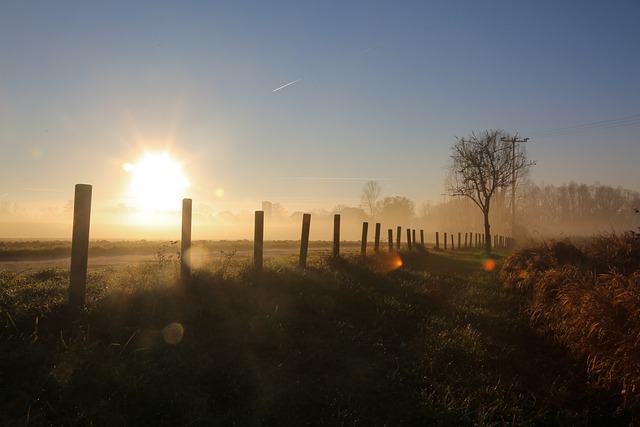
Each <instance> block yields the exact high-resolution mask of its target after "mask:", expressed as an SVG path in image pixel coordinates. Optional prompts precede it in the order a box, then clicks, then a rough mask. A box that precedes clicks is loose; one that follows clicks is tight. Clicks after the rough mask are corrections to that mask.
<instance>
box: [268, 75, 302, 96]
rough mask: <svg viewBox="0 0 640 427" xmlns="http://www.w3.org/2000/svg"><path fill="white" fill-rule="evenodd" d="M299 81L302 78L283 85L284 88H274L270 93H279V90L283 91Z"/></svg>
mask: <svg viewBox="0 0 640 427" xmlns="http://www.w3.org/2000/svg"><path fill="white" fill-rule="evenodd" d="M300 80H302V77H300V78H299V79H295V80H294V81H292V82H289V83H287V84H286V85H284V86H280V87H278V88H275V89H274V90H272V91H271V93H273V92H277V91H279V90H280V89H284V88H285V87H287V86H291V85H292V84H294V83H297V82H299V81H300Z"/></svg>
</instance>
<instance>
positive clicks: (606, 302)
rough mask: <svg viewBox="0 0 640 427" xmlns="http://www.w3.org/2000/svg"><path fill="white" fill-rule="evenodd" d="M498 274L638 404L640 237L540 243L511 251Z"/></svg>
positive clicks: (539, 318) (608, 382) (602, 377)
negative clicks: (525, 297)
mask: <svg viewBox="0 0 640 427" xmlns="http://www.w3.org/2000/svg"><path fill="white" fill-rule="evenodd" d="M501 277H502V279H503V280H504V282H505V286H506V287H507V288H509V289H513V290H518V291H521V292H524V293H526V294H527V295H528V296H529V297H530V298H529V299H528V303H527V304H528V306H527V308H526V313H527V314H528V315H529V316H530V319H531V321H532V322H533V323H534V324H536V325H537V326H540V327H541V328H542V329H546V330H548V331H549V332H550V333H552V334H553V336H554V337H555V338H556V339H558V340H559V341H560V342H561V343H562V344H564V345H565V346H567V348H568V349H570V350H571V351H572V352H573V353H574V354H575V355H576V356H578V357H580V358H582V359H583V360H584V361H585V363H586V367H587V370H588V373H589V375H590V376H592V378H593V379H594V380H595V381H596V382H597V383H598V384H600V385H604V386H607V387H611V388H612V389H614V390H617V391H618V392H620V394H621V395H622V396H624V398H625V401H626V403H627V404H628V405H630V406H634V407H639V406H640V346H639V344H640V239H638V238H637V235H635V234H633V233H627V234H621V235H603V236H598V237H594V238H590V239H584V240H582V241H580V242H575V244H574V243H572V242H570V241H569V240H563V241H552V242H550V243H537V244H532V245H531V246H529V247H527V248H525V249H521V250H519V251H517V252H515V253H514V254H513V255H511V256H510V257H509V258H508V259H507V260H506V261H505V263H504V265H503V267H502V270H501Z"/></svg>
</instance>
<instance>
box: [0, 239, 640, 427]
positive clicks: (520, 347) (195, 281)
mask: <svg viewBox="0 0 640 427" xmlns="http://www.w3.org/2000/svg"><path fill="white" fill-rule="evenodd" d="M595 242H596V241H595V240H594V241H587V242H584V246H573V245H571V246H569V243H560V244H559V243H555V242H553V243H549V244H547V245H546V246H545V245H541V246H534V247H530V248H528V249H523V250H521V251H519V252H516V253H514V254H513V255H512V256H510V257H508V258H505V257H504V256H506V255H504V256H501V255H497V256H494V258H492V259H490V260H487V259H484V258H483V257H482V256H481V254H480V253H478V252H477V251H456V252H440V251H433V250H425V249H421V250H414V251H411V252H401V253H400V254H399V256H400V258H401V260H402V267H400V268H396V267H397V266H398V265H399V263H398V258H397V257H396V256H395V255H393V254H387V253H381V254H378V255H374V254H371V255H368V256H366V257H362V256H358V255H355V254H344V255H343V256H342V257H340V258H336V259H334V258H332V257H330V256H328V255H327V254H325V253H323V252H321V251H319V252H317V253H312V254H311V255H310V257H309V259H308V264H307V265H308V267H307V268H306V269H301V268H298V267H297V263H296V260H297V257H296V256H295V255H286V254H284V255H281V256H279V257H268V258H266V262H265V266H264V269H263V270H262V271H256V270H255V269H254V268H253V264H252V263H251V260H250V259H249V258H244V257H240V256H238V255H239V254H240V252H233V251H234V250H237V249H232V248H231V247H228V248H224V249H219V248H218V247H216V249H215V251H217V253H218V254H219V256H217V257H206V256H205V257H203V259H202V265H201V266H200V267H199V268H196V269H194V271H193V277H192V280H191V281H190V283H188V284H185V283H181V282H180V268H179V263H178V261H177V259H176V256H175V255H174V252H175V251H174V248H173V244H172V243H171V242H168V243H166V244H163V246H160V247H158V244H157V242H155V243H151V244H149V245H148V247H147V246H145V245H142V246H145V247H146V248H147V249H145V250H148V253H146V255H147V256H150V257H151V258H150V260H148V261H145V262H136V263H133V264H130V265H114V266H104V267H95V268H91V269H90V270H89V275H88V288H87V307H86V310H85V311H84V313H82V315H80V316H79V317H78V316H73V315H72V314H71V313H68V312H67V310H66V301H67V290H68V284H69V270H68V268H41V269H35V270H34V269H31V270H27V271H16V270H12V271H9V270H0V286H1V293H0V310H1V311H0V319H1V321H2V328H1V329H0V331H1V332H0V384H1V386H0V387H1V392H0V400H1V401H2V411H1V413H2V420H3V425H7V426H9V425H12V426H13V425H118V426H120V425H254V426H258V425H274V426H275V425H292V426H293V425H295V426H298V425H347V426H354V425H359V426H383V425H388V426H395V425H447V426H448V425H470V426H471V425H478V426H489V425H629V424H634V423H637V422H638V417H637V408H638V406H637V389H636V382H637V378H638V376H637V375H636V377H635V379H634V378H633V372H631V374H629V373H628V372H627V373H625V374H624V375H622V376H620V377H619V378H618V377H616V376H615V375H616V373H618V372H620V370H616V369H617V368H616V369H614V368H615V367H626V368H631V369H633V366H634V364H633V363H632V362H635V361H636V360H638V354H637V350H636V347H637V346H634V345H633V343H632V341H633V340H637V337H638V333H639V331H640V329H634V328H637V326H638V325H637V323H634V322H637V319H638V314H639V313H640V312H638V311H637V310H638V308H637V307H638V305H635V306H634V305H632V304H634V301H635V302H637V298H638V293H637V289H638V280H637V278H638V276H637V270H638V264H639V260H640V256H639V255H638V254H639V252H638V242H637V241H635V240H633V239H628V240H625V239H623V238H622V237H620V236H618V237H612V238H602V239H600V240H599V241H598V242H599V243H598V244H596V243H595ZM23 244H24V245H25V247H24V248H22V249H23V250H25V251H26V252H24V253H22V255H21V256H23V257H26V258H29V256H31V257H32V259H33V258H37V257H36V255H35V254H36V252H29V251H38V250H41V249H43V248H42V247H41V248H40V249H38V248H37V247H33V246H32V247H26V246H27V245H26V243H25V242H23ZM602 244H605V248H607V249H606V250H603V251H599V250H598V249H597V248H599V247H600V246H599V245H602ZM153 245H155V247H154V246H153ZM561 245H564V246H561ZM35 246H37V245H35ZM52 246H53V247H55V245H52ZM564 248H568V249H566V251H565V252H566V254H565V252H561V249H562V250H564ZM13 249H15V247H14V248H13ZM49 249H51V250H59V251H61V252H64V250H63V249H52V248H51V247H50V248H49ZM574 249H575V250H574ZM8 250H9V249H7V248H5V252H6V251H8ZM112 250H113V251H115V250H116V249H112ZM122 250H123V251H125V250H124V249H122ZM215 251H214V252H215ZM125 252H126V251H125ZM0 253H1V251H0ZM204 253H207V252H206V251H205V252H204ZM595 254H600V255H599V256H597V255H595ZM41 255H42V254H41ZM4 256H5V257H9V256H8V254H6V253H5V255H4ZM13 256H14V257H15V256H17V255H16V253H14V255H13ZM612 260H624V261H620V262H619V263H618V264H615V265H613V264H611V261H612ZM0 265H1V264H0ZM503 265H504V267H503ZM568 265H575V266H576V267H575V268H576V269H577V270H576V271H581V272H584V274H593V275H594V276H593V277H595V278H597V280H601V281H604V282H606V283H607V284H600V282H598V283H596V284H594V283H591V282H589V283H583V282H580V283H582V285H580V286H573V287H571V288H570V290H568V291H567V292H565V294H566V295H565V296H562V295H564V294H563V293H562V292H561V291H560V289H563V287H565V286H571V283H572V282H571V280H572V279H573V278H576V277H578V276H577V274H578V273H577V272H576V273H571V272H573V271H574V270H570V269H566V271H567V272H569V273H570V274H569V276H567V278H563V279H558V280H556V281H555V282H553V285H550V284H548V283H551V282H550V280H551V279H550V278H549V277H550V276H549V275H551V274H552V273H551V271H556V273H555V274H560V272H561V271H564V270H563V269H564V266H568ZM611 267H613V268H614V270H611ZM605 270H606V271H605ZM542 276H544V277H545V279H544V280H542V281H540V280H538V279H539V278H540V277H542ZM554 277H555V276H554ZM607 278H610V279H611V280H609V279H607ZM540 283H542V284H544V286H543V287H544V289H541V290H537V288H539V287H540V286H542V285H539V284H540ZM594 286H601V287H602V288H603V289H606V290H607V292H608V293H602V294H599V293H598V292H596V294H597V296H589V297H582V296H581V295H583V294H584V292H585V290H586V291H591V290H592V289H590V287H591V288H593V287H594ZM581 298H591V299H597V298H599V300H598V301H604V303H603V304H604V305H602V306H598V305H597V304H595V303H594V304H592V305H590V306H589V307H588V310H589V313H590V316H592V317H593V318H601V314H599V313H598V312H596V311H593V310H596V309H602V310H605V311H610V314H611V315H612V317H611V319H610V320H607V319H609V318H608V317H602V318H603V319H605V320H603V322H606V324H604V323H603V324H602V325H600V326H601V327H600V329H598V328H597V327H595V326H593V322H591V323H589V320H588V319H586V318H585V317H579V316H578V314H577V313H583V314H584V312H585V310H587V307H586V306H585V305H584V303H582V302H580V301H583V300H582V299H581ZM611 298H612V299H611ZM607 299H611V301H609V305H607V304H606V300H607ZM570 300H571V301H576V302H580V303H579V304H578V305H576V306H575V307H577V308H574V309H572V310H573V311H571V310H569V309H568V310H569V311H568V312H567V313H569V314H568V315H570V316H571V317H570V318H569V320H571V319H573V320H574V321H573V322H568V321H567V318H565V317H563V316H564V314H562V313H561V312H560V308H558V307H568V306H570V305H571V304H570V302H567V301H570ZM623 308H624V310H626V311H624V310H623ZM631 310H636V311H631ZM592 311H593V312H592ZM562 319H565V320H564V323H563V321H562ZM634 319H635V320H634ZM580 322H583V323H584V325H583V326H584V327H586V328H587V329H588V330H587V331H586V332H580V331H578V330H577V329H575V328H577V326H572V327H569V325H568V323H571V324H572V325H573V324H577V323H580ZM610 324H613V325H624V328H625V329H615V328H609V327H608V325H610ZM591 329H592V332H589V330H591ZM632 333H635V334H636V335H633V338H631V337H632V336H631V335H630V334H632ZM587 338H591V341H593V342H595V343H596V344H600V345H601V347H597V348H596V352H595V353H593V351H592V347H590V346H589V342H582V341H580V339H583V341H585V340H586V341H589V339H587ZM576 339H577V341H579V342H577V343H576V342H575V341H576ZM598 340H599V341H598ZM622 342H624V343H625V345H626V347H624V349H623V350H617V348H618V347H615V346H616V345H617V344H621V343H622ZM620 348H622V347H620ZM606 349H609V350H611V351H610V352H609V353H611V354H609V353H607V352H606V351H604V350H606ZM623 353H624V354H623ZM593 354H595V355H596V356H594V355H593ZM618 356H619V357H620V359H615V357H618ZM623 356H624V357H623ZM634 358H635V359H634ZM611 360H613V362H615V363H610V365H611V366H613V368H611V367H609V368H607V366H608V365H606V363H607V362H606V361H611ZM603 363H604V365H603ZM635 366H637V364H635ZM603 369H609V371H605V370H603ZM636 369H637V367H636ZM607 372H611V373H610V374H608V373H607ZM635 372H636V374H637V370H636V371H635ZM634 381H635V382H634Z"/></svg>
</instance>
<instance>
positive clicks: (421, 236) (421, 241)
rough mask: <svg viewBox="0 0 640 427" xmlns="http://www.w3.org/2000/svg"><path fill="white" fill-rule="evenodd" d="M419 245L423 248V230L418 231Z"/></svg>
mask: <svg viewBox="0 0 640 427" xmlns="http://www.w3.org/2000/svg"><path fill="white" fill-rule="evenodd" d="M420 245H421V246H422V247H424V230H422V229H421V230H420Z"/></svg>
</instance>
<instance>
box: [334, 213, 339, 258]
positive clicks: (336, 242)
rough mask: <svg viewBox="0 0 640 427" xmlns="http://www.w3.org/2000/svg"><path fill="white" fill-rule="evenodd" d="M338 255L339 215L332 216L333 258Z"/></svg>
mask: <svg viewBox="0 0 640 427" xmlns="http://www.w3.org/2000/svg"><path fill="white" fill-rule="evenodd" d="M339 255H340V214H335V215H333V256H334V257H337V256H339Z"/></svg>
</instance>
